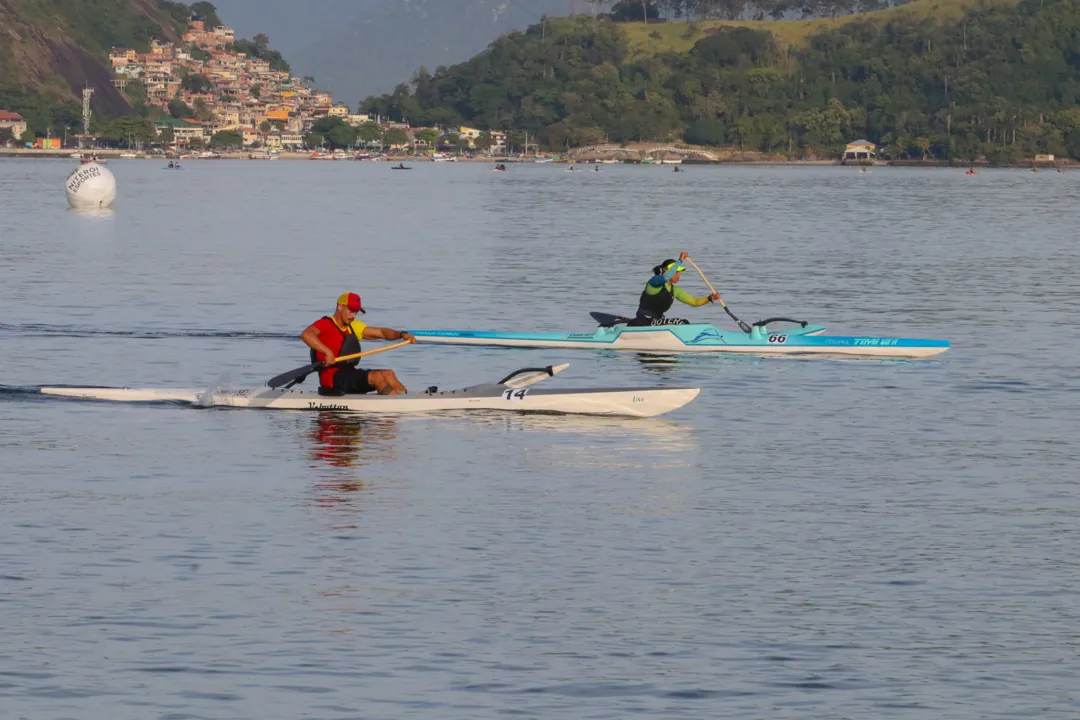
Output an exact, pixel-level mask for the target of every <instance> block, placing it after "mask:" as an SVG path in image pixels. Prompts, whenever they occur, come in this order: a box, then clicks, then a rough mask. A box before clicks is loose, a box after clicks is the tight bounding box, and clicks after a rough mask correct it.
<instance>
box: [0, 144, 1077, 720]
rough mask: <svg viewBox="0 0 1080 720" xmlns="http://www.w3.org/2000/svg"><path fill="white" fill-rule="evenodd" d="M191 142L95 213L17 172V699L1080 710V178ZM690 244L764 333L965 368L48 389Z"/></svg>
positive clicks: (406, 371) (538, 290) (401, 707)
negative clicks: (233, 155)
mask: <svg viewBox="0 0 1080 720" xmlns="http://www.w3.org/2000/svg"><path fill="white" fill-rule="evenodd" d="M159 166H160V163H158V162H154V161H126V162H125V161H114V162H112V163H111V164H110V165H109V168H110V169H111V170H112V171H113V173H114V174H115V175H116V177H117V180H118V183H119V188H120V189H119V199H118V201H117V203H116V205H115V208H114V211H113V212H111V213H106V214H104V215H87V214H82V213H74V212H69V211H67V209H66V207H65V202H64V198H63V184H64V178H65V176H66V174H67V173H68V172H69V171H70V170H71V165H70V163H69V162H68V161H16V160H0V309H2V313H0V368H2V370H3V372H2V375H0V384H2V385H3V386H4V389H3V390H0V718H2V719H3V720H7V719H8V718H13V719H14V718H29V719H31V720H39V719H48V720H53V719H59V718H78V719H80V720H83V719H86V718H94V719H98V718H100V719H103V720H104V719H110V720H111V719H115V718H170V719H174V720H179V719H180V718H207V719H214V720H219V719H220V720H224V719H226V718H299V717H304V718H326V719H328V720H339V719H344V718H461V719H466V718H488V717H492V718H493V717H522V718H545V719H548V718H551V719H554V718H615V719H621V718H706V717H708V718H714V717H732V718H751V717H762V718H766V717H767V718H824V717H828V718H860V719H861V718H867V717H897V718H899V717H903V718H942V717H949V718H1030V717H1035V716H1038V717H1060V718H1074V717H1077V716H1078V715H1080V691H1078V690H1077V687H1078V684H1077V680H1076V678H1077V677H1078V676H1080V632H1078V630H1077V628H1078V627H1080V624H1078V623H1080V597H1078V594H1077V585H1078V581H1080V568H1078V561H1077V556H1078V553H1077V551H1078V545H1080V530H1078V528H1077V519H1078V515H1080V489H1078V486H1077V476H1078V472H1077V468H1078V466H1080V452H1078V450H1077V441H1076V439H1075V438H1076V436H1077V429H1078V428H1080V369H1078V364H1077V360H1076V358H1077V357H1078V355H1080V333H1078V330H1080V294H1078V292H1077V282H1076V279H1075V272H1076V268H1077V267H1078V261H1080V246H1078V243H1077V233H1076V230H1075V228H1076V226H1077V225H1076V198H1077V195H1078V193H1080V173H1064V174H1057V173H1048V172H1040V173H1038V174H1035V175H1032V174H1030V173H1026V172H1021V171H991V170H988V171H983V172H980V173H979V174H978V175H977V176H975V177H965V176H963V175H962V172H961V171H959V170H956V171H950V170H935V171H922V170H914V169H891V168H874V170H873V171H872V172H871V173H866V174H859V173H857V172H855V171H854V170H852V169H845V168H781V167H753V168H742V167H716V168H705V167H687V168H686V170H687V172H685V173H679V174H675V173H671V172H669V171H667V169H666V168H652V167H631V166H605V167H603V169H602V172H592V171H586V172H580V173H566V172H564V171H563V169H562V168H560V167H552V166H531V167H518V166H511V169H510V172H509V173H493V172H490V171H489V169H488V167H487V166H481V165H458V166H448V165H442V164H438V165H437V164H418V165H417V166H416V168H415V169H414V170H413V171H412V172H409V173H401V172H398V173H395V172H391V171H390V170H389V168H388V167H386V166H385V165H378V164H362V163H344V162H338V163H311V162H277V163H250V162H249V163H241V162H225V161H222V162H191V163H189V164H188V165H187V167H186V168H185V170H184V171H183V172H161V171H160V170H159ZM684 249H685V250H688V251H690V253H691V256H692V257H693V258H694V259H695V260H696V261H697V262H698V264H699V265H700V266H701V267H702V269H703V270H705V272H706V273H707V274H708V275H709V278H710V280H711V281H712V282H713V284H714V285H716V286H717V288H718V289H720V290H721V292H722V293H723V295H724V298H725V300H726V301H727V302H728V304H729V306H730V307H731V308H732V309H733V310H734V311H735V313H736V314H738V315H739V316H740V317H742V318H743V319H744V320H747V321H754V320H758V319H762V318H765V317H771V316H775V315H786V316H790V317H796V318H799V319H806V320H809V321H812V322H819V323H821V324H825V325H827V326H828V327H829V329H830V331H832V332H836V333H842V334H880V335H898V336H915V337H935V338H936V337H941V338H947V339H949V340H951V341H952V343H953V349H952V350H951V351H950V352H949V353H948V354H947V355H946V356H944V359H943V360H937V361H924V362H896V361H872V360H871V361H838V360H793V359H771V360H763V359H754V358H728V357H682V358H678V359H667V360H664V359H659V360H658V359H656V358H651V359H650V358H643V357H639V356H637V355H635V354H611V353H608V354H605V353H595V352H588V351H557V350H555V351H548V350H505V349H504V350H498V349H483V348H452V347H436V346H415V347H409V348H404V349H401V350H396V351H394V352H392V353H388V354H386V355H381V356H379V359H380V363H379V364H380V365H383V366H390V367H393V368H394V369H396V370H397V372H398V374H399V376H401V378H402V379H403V380H404V382H405V383H406V384H407V385H409V386H410V387H412V388H415V389H422V388H424V387H426V386H428V385H430V384H437V385H439V386H441V387H453V386H461V385H465V384H472V383H477V382H484V381H490V380H497V379H498V378H499V377H502V376H503V375H505V374H507V373H508V372H510V371H511V370H514V369H516V368H519V367H526V366H535V365H538V364H549V363H553V362H559V361H569V362H570V363H571V367H570V369H569V370H567V371H566V372H565V373H563V374H562V375H560V376H559V377H558V378H555V379H553V380H551V381H548V382H549V383H550V387H574V386H588V385H596V384H604V385H627V384H634V385H641V386H663V385H694V386H699V387H701V388H702V392H701V395H700V397H699V398H698V399H697V400H696V401H695V402H694V403H692V404H691V405H689V406H687V407H686V408H684V409H682V410H679V411H677V412H675V413H673V414H671V415H669V416H665V417H663V418H659V419H656V420H608V419H597V418H571V417H537V416H532V417H530V416H525V417H514V416H505V417H503V416H473V417H402V418H356V417H350V416H348V415H335V414H331V413H327V414H321V415H314V414H305V413H286V412H257V411H244V410H221V409H198V410H197V409H187V408H180V407H175V406H168V405H164V406H123V405H113V404H107V403H101V404H97V403H83V402H72V401H64V400H55V399H44V398H41V397H40V396H35V395H33V394H32V393H30V392H27V391H26V390H27V389H30V390H32V389H33V388H35V387H38V386H41V385H48V384H57V383H71V384H81V385H85V384H89V385H131V386H151V387H153V386H168V387H210V386H214V385H218V386H221V385H228V386H236V387H240V386H245V385H251V384H261V383H262V382H264V381H265V380H266V378H268V377H270V376H271V375H274V374H277V373H278V372H281V371H283V370H286V369H289V368H291V367H294V366H296V365H299V364H302V363H303V362H306V360H305V357H306V349H305V348H303V346H302V345H301V343H300V342H299V340H298V339H297V338H296V336H297V335H298V333H299V332H300V331H301V330H302V329H303V328H304V327H305V326H306V325H307V324H308V323H310V322H311V321H312V320H314V319H316V318H318V317H319V316H320V315H322V314H324V313H327V312H330V311H332V310H333V301H334V299H335V298H336V297H337V295H338V294H340V293H342V292H345V291H347V290H356V291H358V292H360V293H361V295H362V296H363V298H364V304H365V307H367V308H368V315H367V316H366V317H365V320H367V321H369V322H371V323H373V324H378V325H388V326H391V327H428V328H439V327H441V328H455V327H456V328H460V327H468V328H476V329H484V328H489V329H538V330H545V329H550V330H556V329H561V330H586V329H589V328H590V327H591V324H590V321H589V317H588V314H587V313H588V312H589V311H590V310H599V311H605V312H629V311H632V310H633V308H634V306H635V303H636V298H637V295H638V293H639V292H640V290H641V286H642V284H643V283H644V281H645V280H646V279H647V277H648V274H649V268H651V267H652V266H653V265H655V264H656V263H658V262H659V261H660V260H662V259H664V258H665V257H672V256H675V255H676V254H677V253H678V252H679V251H680V250H684ZM684 282H685V283H686V287H687V288H688V289H689V290H691V291H692V292H695V293H697V294H704V290H705V289H704V285H703V284H702V283H701V282H700V280H699V279H698V278H697V277H693V276H691V275H689V274H688V275H687V276H686V278H685V281H684ZM679 314H682V315H687V316H689V317H693V318H707V319H711V320H714V321H715V322H716V323H717V324H718V325H720V326H721V327H725V328H730V327H732V324H731V323H730V321H728V320H726V318H725V316H724V315H723V314H722V312H721V311H720V309H719V308H718V307H716V306H712V307H706V308H700V309H697V310H694V309H686V310H685V312H684V313H679ZM308 382H309V383H310V382H311V381H310V380H309V381H308Z"/></svg>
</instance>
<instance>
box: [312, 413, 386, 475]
mask: <svg viewBox="0 0 1080 720" xmlns="http://www.w3.org/2000/svg"><path fill="white" fill-rule="evenodd" d="M396 431H397V420H396V418H395V417H394V416H392V415H385V416H381V417H369V416H362V415H355V414H346V413H335V412H320V413H316V414H315V416H314V418H313V421H312V428H311V430H310V431H309V432H308V439H310V440H311V442H312V445H311V450H310V457H311V459H312V460H314V461H315V462H316V464H317V465H329V466H331V467H339V468H350V467H356V466H359V465H364V464H366V463H368V462H372V461H393V460H394V459H395V458H394V454H393V450H394V446H393V443H392V441H393V440H395V439H396V438H397V433H396Z"/></svg>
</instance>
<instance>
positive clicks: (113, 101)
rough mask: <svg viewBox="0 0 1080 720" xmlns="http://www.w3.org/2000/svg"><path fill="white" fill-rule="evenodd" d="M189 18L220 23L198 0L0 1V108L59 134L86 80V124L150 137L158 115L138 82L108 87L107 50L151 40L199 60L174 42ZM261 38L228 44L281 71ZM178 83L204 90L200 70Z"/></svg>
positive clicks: (78, 121) (73, 115)
mask: <svg viewBox="0 0 1080 720" xmlns="http://www.w3.org/2000/svg"><path fill="white" fill-rule="evenodd" d="M192 19H195V20H201V21H202V22H203V24H204V26H205V27H206V28H207V29H213V28H215V27H220V26H222V25H223V23H222V21H221V18H220V17H219V16H218V13H217V8H216V7H215V6H214V5H213V3H211V2H208V1H206V0H201V1H200V2H195V3H191V4H190V5H189V4H186V3H182V2H174V1H173V0H0V109H4V110H8V111H12V112H16V113H19V114H20V115H21V116H22V117H23V118H24V119H25V120H26V121H27V123H28V125H29V127H30V131H31V132H32V133H37V134H40V135H45V134H46V133H47V132H51V133H52V135H53V136H54V137H60V136H62V135H63V134H64V132H65V130H69V131H70V130H75V131H81V126H82V117H81V116H82V111H81V90H82V88H83V87H85V86H91V87H93V88H94V94H93V96H92V98H91V107H92V108H93V111H94V115H93V125H92V129H93V130H95V131H102V132H103V133H104V136H105V137H106V138H109V137H113V136H116V137H121V138H123V137H128V136H132V137H136V138H140V137H147V136H149V135H152V134H153V128H152V123H150V122H149V119H151V118H156V117H158V116H159V115H161V114H162V113H161V112H159V111H158V109H157V108H154V107H150V106H149V105H148V104H147V103H146V91H145V86H144V84H143V83H142V82H140V81H138V80H133V81H129V82H128V83H127V86H126V88H125V91H124V92H120V91H119V90H117V89H116V88H115V87H114V85H113V72H112V67H111V63H110V61H109V57H108V54H109V51H110V49H112V48H131V49H133V50H135V51H136V52H139V53H145V52H147V51H149V50H150V44H151V40H154V39H157V40H160V41H163V42H168V43H172V44H176V45H183V46H184V49H185V50H186V51H188V52H189V53H190V54H191V56H192V57H196V58H198V59H206V58H207V57H208V56H206V53H205V52H204V51H203V50H201V49H200V48H198V47H196V46H194V45H193V44H191V43H182V42H181V38H182V36H183V34H184V31H185V29H186V27H187V24H188V21H189V20H192ZM269 43H270V40H269V38H268V37H267V36H265V35H256V36H255V37H254V39H252V40H244V39H236V40H235V43H234V44H232V45H230V46H229V48H228V49H230V50H232V51H234V52H238V53H242V54H244V55H246V56H248V57H250V58H255V59H260V60H265V61H266V62H268V63H269V64H270V67H271V68H273V69H275V70H280V71H283V72H288V70H289V65H288V63H287V62H285V60H284V59H283V58H282V56H281V53H279V52H278V51H276V50H273V49H271V48H270V44H269ZM181 87H182V89H184V90H189V91H192V92H209V91H211V90H212V87H211V84H210V82H209V81H208V79H207V78H206V77H205V76H204V75H201V74H188V75H186V76H185V77H184V78H183V81H182V83H181ZM169 110H170V112H171V113H172V114H173V115H174V116H179V115H180V114H183V115H184V116H185V117H196V118H198V119H207V117H206V116H207V115H209V113H208V111H205V110H200V109H199V108H188V107H186V106H185V105H184V103H182V102H181V101H179V99H176V100H175V101H174V103H170V107H169Z"/></svg>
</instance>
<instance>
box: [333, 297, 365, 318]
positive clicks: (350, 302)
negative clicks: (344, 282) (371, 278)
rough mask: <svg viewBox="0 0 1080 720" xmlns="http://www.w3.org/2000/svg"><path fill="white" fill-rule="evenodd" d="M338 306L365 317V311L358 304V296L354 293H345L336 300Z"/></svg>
mask: <svg viewBox="0 0 1080 720" xmlns="http://www.w3.org/2000/svg"><path fill="white" fill-rule="evenodd" d="M337 304H338V305H344V306H345V307H347V308H349V309H350V310H352V311H353V312H360V313H364V314H365V315H367V310H365V309H364V306H363V305H361V304H360V296H359V295H357V294H356V293H345V294H343V295H342V296H341V297H339V298H338V299H337Z"/></svg>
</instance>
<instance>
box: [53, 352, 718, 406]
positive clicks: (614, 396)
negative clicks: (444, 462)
mask: <svg viewBox="0 0 1080 720" xmlns="http://www.w3.org/2000/svg"><path fill="white" fill-rule="evenodd" d="M568 366H569V364H568V363H567V364H563V365H556V366H549V367H546V368H537V369H525V370H518V371H517V372H515V373H512V374H510V375H509V376H507V377H506V378H503V379H502V380H501V381H499V382H497V383H485V384H483V385H474V386H471V387H466V388H462V389H460V390H443V391H433V392H432V391H425V392H423V393H418V394H410V395H340V396H338V395H322V394H320V393H318V392H310V391H305V390H293V389H291V388H270V387H255V388H243V389H239V390H220V391H213V392H211V393H209V394H208V393H207V391H205V390H201V391H200V390H197V389H182V390H170V389H164V388H160V389H154V388H122V387H42V388H40V390H39V392H40V393H41V394H43V395H53V396H59V397H66V398H78V399H82V400H107V401H113V402H134V403H137V402H175V403H182V404H186V405H199V406H210V407H217V406H224V407H243V408H266V409H274V410H337V411H343V412H357V413H365V414H373V415H383V414H395V415H396V414H403V413H426V412H436V411H440V410H457V411H462V410H466V411H467V410H495V411H509V412H526V413H528V412H536V413H561V414H580V415H614V416H623V417H655V416H657V415H663V414H664V413H668V412H671V411H672V410H676V409H678V408H680V407H682V406H683V405H686V404H687V403H688V402H690V401H691V400H693V399H694V398H695V397H697V395H698V393H699V392H700V389H699V388H657V389H648V390H640V389H632V388H626V389H623V388H596V389H581V390H579V389H570V390H535V389H532V388H530V387H529V386H531V385H534V384H536V383H538V382H540V381H541V380H545V379H547V378H549V377H551V376H552V375H555V374H556V373H558V372H561V371H562V370H565V369H566V368H567V367H568Z"/></svg>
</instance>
